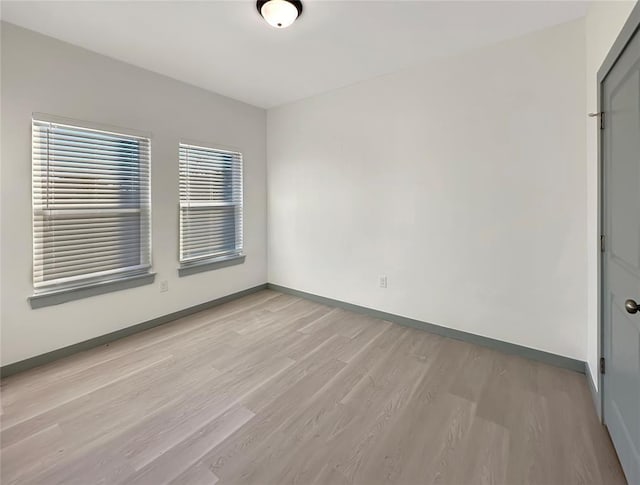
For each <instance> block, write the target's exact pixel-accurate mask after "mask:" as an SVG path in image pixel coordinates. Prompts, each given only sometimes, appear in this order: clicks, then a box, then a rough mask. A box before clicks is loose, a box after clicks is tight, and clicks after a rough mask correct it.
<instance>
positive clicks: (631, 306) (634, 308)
mask: <svg viewBox="0 0 640 485" xmlns="http://www.w3.org/2000/svg"><path fill="white" fill-rule="evenodd" d="M624 308H625V309H626V310H627V312H629V313H632V314H633V313H638V312H639V311H640V305H638V304H637V303H636V302H635V300H627V301H625V302H624Z"/></svg>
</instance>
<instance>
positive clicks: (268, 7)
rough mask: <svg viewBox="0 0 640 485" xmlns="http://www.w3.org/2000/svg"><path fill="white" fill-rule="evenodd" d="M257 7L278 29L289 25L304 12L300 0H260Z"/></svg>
mask: <svg viewBox="0 0 640 485" xmlns="http://www.w3.org/2000/svg"><path fill="white" fill-rule="evenodd" d="M256 7H257V9H258V12H260V15H262V17H263V18H264V19H265V20H266V21H267V23H268V24H269V25H272V26H273V27H275V28H277V29H284V28H285V27H289V26H290V25H291V24H292V23H293V22H294V21H295V20H296V19H297V18H298V17H299V16H300V14H301V13H302V2H300V1H299V0H258V1H257V2H256Z"/></svg>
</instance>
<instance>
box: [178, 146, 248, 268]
mask: <svg viewBox="0 0 640 485" xmlns="http://www.w3.org/2000/svg"><path fill="white" fill-rule="evenodd" d="M179 165H180V262H181V263H182V264H187V265H188V264H189V263H198V262H205V261H207V260H216V259H223V258H226V257H233V256H235V255H240V254H242V154H241V153H238V152H232V151H227V150H219V149H212V148H204V147H200V146H194V145H186V144H182V143H181V144H180V154H179Z"/></svg>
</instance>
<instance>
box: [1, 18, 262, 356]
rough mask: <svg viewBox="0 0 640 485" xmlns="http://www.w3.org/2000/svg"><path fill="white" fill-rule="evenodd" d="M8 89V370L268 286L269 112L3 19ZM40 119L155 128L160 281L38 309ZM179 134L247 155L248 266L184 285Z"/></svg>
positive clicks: (4, 224)
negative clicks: (34, 179)
mask: <svg viewBox="0 0 640 485" xmlns="http://www.w3.org/2000/svg"><path fill="white" fill-rule="evenodd" d="M132 48H134V47H133V46H132ZM203 61H205V62H206V59H204V60H203ZM1 89H2V91H1V95H2V111H1V113H2V131H1V134H2V151H1V155H2V180H1V186H0V187H1V196H0V197H1V198H0V201H1V204H0V206H1V210H2V212H1V216H2V220H1V240H0V242H1V256H2V275H1V285H2V296H1V310H0V312H1V313H0V318H1V319H2V365H6V364H9V363H12V362H15V361H19V360H22V359H25V358H28V357H31V356H34V355H38V354H42V353H44V352H48V351H50V350H54V349H57V348H60V347H63V346H66V345H70V344H73V343H76V342H80V341H83V340H86V339H89V338H92V337H95V336H98V335H102V334H105V333H108V332H112V331H115V330H118V329H121V328H124V327H127V326H130V325H133V324H136V323H140V322H143V321H146V320H149V319H152V318H154V317H158V316H161V315H165V314H167V313H170V312H174V311H177V310H180V309H183V308H187V307H190V306H193V305H196V304H199V303H202V302H206V301H209V300H212V299H215V298H218V297H221V296H223V295H227V294H230V293H233V292H236V291H240V290H243V289H246V288H250V287H253V286H256V285H259V284H262V283H265V282H266V276H267V275H266V208H265V206H266V184H265V178H266V174H265V170H266V163H265V124H266V120H265V112H264V110H262V109H258V108H255V107H252V106H249V105H246V104H243V103H240V102H237V101H233V100H231V99H228V98H224V97H222V96H218V95H215V94H212V93H210V92H207V91H204V90H202V89H199V88H195V87H192V86H189V85H187V84H184V83H181V82H178V81H174V80H172V79H169V78H166V77H163V76H160V75H157V74H154V73H151V72H148V71H145V70H142V69H139V68H137V67H134V66H131V65H128V64H124V63H122V62H119V61H115V60H113V59H110V58H107V57H104V56H101V55H98V54H95V53H92V52H89V51H86V50H83V49H80V48H78V47H74V46H71V45H69V44H65V43H62V42H59V41H57V40H53V39H51V38H48V37H44V36H41V35H39V34H36V33H33V32H30V31H28V30H24V29H21V28H18V27H15V26H13V25H10V24H6V23H3V24H2V88H1ZM33 112H42V113H48V114H54V115H59V116H65V117H68V118H74V119H77V120H86V121H91V122H95V123H102V124H109V125H115V126H121V127H126V128H134V129H138V130H143V131H147V132H149V131H150V132H152V133H153V139H152V203H153V269H154V271H155V272H156V273H157V276H156V282H155V284H153V285H147V286H143V287H139V288H134V289H129V290H124V291H119V292H115V293H109V294H105V295H100V296H95V297H91V298H87V299H83V300H78V301H73V302H69V303H65V304H62V305H58V306H53V307H47V308H42V309H38V310H31V309H30V307H29V304H28V303H27V297H28V296H30V295H31V294H32V285H31V247H32V244H31V114H32V113H33ZM180 138H188V139H192V140H199V141H203V142H210V143H220V144H224V145H228V146H235V147H238V148H240V149H241V150H242V152H243V153H244V170H245V172H244V181H245V187H244V189H245V191H244V194H245V219H244V221H245V227H244V232H245V246H246V254H247V258H246V262H245V263H244V264H243V265H239V266H233V267H229V268H225V269H220V270H217V271H212V272H206V273H200V274H197V275H193V276H188V277H184V278H178V274H177V267H178V261H177V254H178V148H177V147H178V140H179V139H180ZM161 280H168V282H169V292H168V293H163V294H160V292H159V282H160V281H161Z"/></svg>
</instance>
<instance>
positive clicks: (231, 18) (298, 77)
mask: <svg viewBox="0 0 640 485" xmlns="http://www.w3.org/2000/svg"><path fill="white" fill-rule="evenodd" d="M303 2H304V12H303V14H302V16H301V17H300V18H299V19H298V21H296V22H295V23H294V24H293V26H291V27H289V28H288V29H284V30H277V29H274V28H272V27H270V26H269V25H268V24H267V23H266V22H265V21H264V20H263V19H262V18H261V17H260V16H259V14H258V12H257V10H256V8H255V2H254V1H248V0H247V1H245V0H243V1H210V2H191V1H169V2H145V1H124V2H123V1H107V2H91V1H89V2H79V1H76V2H69V1H66V2H51V1H44V2H16V1H2V3H1V8H2V10H1V15H2V19H3V20H6V21H8V22H11V23H14V24H17V25H20V26H23V27H26V28H28V29H32V30H35V31H37V32H41V33H43V34H46V35H50V36H52V37H56V38H58V39H61V40H64V41H67V42H70V43H72V44H76V45H79V46H82V47H85V48H87V49H90V50H93V51H95V52H99V53H101V54H105V55H107V56H110V57H114V58H116V59H120V60H122V61H125V62H129V63H131V64H135V65H137V66H140V67H144V68H146V69H149V70H152V71H155V72H158V73H161V74H165V75H167V76H170V77H172V78H175V79H179V80H181V81H185V82H188V83H191V84H194V85H196V86H200V87H202V88H205V89H208V90H211V91H215V92H217V93H220V94H223V95H225V96H229V97H231V98H236V99H239V100H242V101H245V102H247V103H250V104H253V105H256V106H260V107H264V108H269V107H273V106H277V105H279V104H283V103H287V102H290V101H294V100H297V99H301V98H305V97H308V96H312V95H314V94H319V93H321V92H325V91H328V90H331V89H334V88H337V87H340V86H345V85H348V84H352V83H355V82H358V81H362V80H364V79H369V78H372V77H375V76H379V75H381V74H385V73H389V72H393V71H396V70H399V69H403V68H406V67H410V66H413V65H418V64H420V63H424V62H425V61H427V60H428V59H431V58H434V57H439V56H446V55H451V54H454V53H457V52H461V51H464V50H467V49H471V48H475V47H480V46H483V45H487V44H491V43H495V42H498V41H501V40H505V39H508V38H512V37H516V36H520V35H523V34H526V33H528V32H533V31H535V30H540V29H544V28H546V27H550V26H552V25H556V24H559V23H562V22H567V21H570V20H573V19H576V18H579V17H582V16H584V15H585V12H586V3H585V2H582V1H550V2H543V1H534V2H519V1H501V2H484V1H469V2H462V1H444V2H442V1H440V2H428V1H400V0H393V1H373V2H369V1H359V0H351V1H323V0H307V1H304V0H303Z"/></svg>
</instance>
